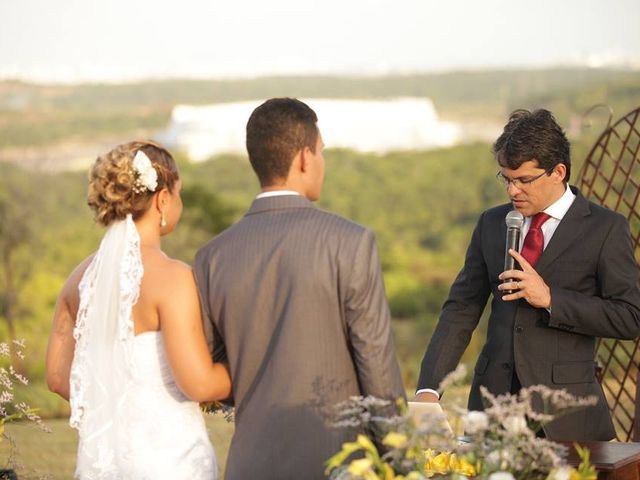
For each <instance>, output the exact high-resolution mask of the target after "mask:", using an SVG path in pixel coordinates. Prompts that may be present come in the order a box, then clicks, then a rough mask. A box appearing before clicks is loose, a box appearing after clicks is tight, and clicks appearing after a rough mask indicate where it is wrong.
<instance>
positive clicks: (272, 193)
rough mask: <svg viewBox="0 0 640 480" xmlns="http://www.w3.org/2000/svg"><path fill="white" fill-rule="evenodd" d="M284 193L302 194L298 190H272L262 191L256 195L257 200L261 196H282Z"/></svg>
mask: <svg viewBox="0 0 640 480" xmlns="http://www.w3.org/2000/svg"><path fill="white" fill-rule="evenodd" d="M283 195H300V194H299V193H298V192H294V191H293V190H271V191H270V192H262V193H259V194H258V195H256V200H257V199H259V198H267V197H280V196H283Z"/></svg>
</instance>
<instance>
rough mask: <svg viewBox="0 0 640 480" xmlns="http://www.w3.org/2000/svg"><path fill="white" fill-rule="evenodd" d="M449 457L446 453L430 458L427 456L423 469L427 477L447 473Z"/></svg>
mask: <svg viewBox="0 0 640 480" xmlns="http://www.w3.org/2000/svg"><path fill="white" fill-rule="evenodd" d="M449 456H450V455H449V454H448V453H446V452H444V453H439V454H438V455H436V456H435V457H432V458H430V456H429V455H427V462H426V464H425V467H424V469H425V471H426V472H427V475H429V476H432V475H434V474H440V475H442V474H445V473H449Z"/></svg>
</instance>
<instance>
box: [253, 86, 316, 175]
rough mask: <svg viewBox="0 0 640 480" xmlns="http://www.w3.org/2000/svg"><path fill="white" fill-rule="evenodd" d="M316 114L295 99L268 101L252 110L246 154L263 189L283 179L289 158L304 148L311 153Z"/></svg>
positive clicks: (314, 141)
mask: <svg viewBox="0 0 640 480" xmlns="http://www.w3.org/2000/svg"><path fill="white" fill-rule="evenodd" d="M317 122H318V117H317V115H316V113H315V112H314V111H313V110H312V109H311V108H310V107H309V106H308V105H307V104H305V103H303V102H301V101H300V100H297V99H295V98H272V99H270V100H267V101H266V102H264V103H263V104H262V105H260V106H259V107H258V108H256V109H255V110H254V111H253V113H252V114H251V116H250V117H249V121H248V122H247V152H248V153H249V161H250V162H251V166H252V167H253V170H254V171H255V172H256V175H258V179H259V180H260V185H262V186H263V187H265V186H269V185H273V184H274V183H275V182H277V181H278V180H284V179H286V178H287V175H288V174H289V169H290V168H291V162H292V160H293V157H294V156H295V155H296V153H298V152H299V151H300V150H302V149H303V148H304V147H309V148H310V149H311V151H312V152H314V153H315V149H316V141H317V139H318V127H317V125H316V123H317Z"/></svg>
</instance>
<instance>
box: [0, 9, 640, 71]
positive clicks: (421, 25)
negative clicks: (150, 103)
mask: <svg viewBox="0 0 640 480" xmlns="http://www.w3.org/2000/svg"><path fill="white" fill-rule="evenodd" d="M639 21H640V2H638V1H637V0H612V1H611V2H607V3H604V2H601V1H598V0H583V1H580V0H565V1H562V2H556V1H553V0H540V1H539V2H536V3H535V4H531V3H530V2H525V1H524V0H512V1H508V0H485V1H483V2H465V1H464V0H452V1H451V2H448V3H446V4H445V3H440V2H435V1H434V0H395V1H392V0H353V1H351V2H341V1H340V0H326V1H325V2H322V3H320V2H307V3H302V2H297V1H294V0H273V1H272V2H268V3H263V2H258V1H252V0H236V1H234V2H220V1H211V0H183V1H182V2H180V4H179V5H178V4H176V3H173V2H164V3H159V2H152V1H151V0H112V1H111V2H108V3H104V2H97V1H95V0H94V1H90V0H89V1H86V0H85V1H83V0H60V1H59V2H55V3H51V2H47V1H45V0H22V1H20V2H18V1H11V0H7V1H5V2H2V3H0V79H19V80H26V81H36V82H40V83H43V82H44V83H47V82H54V83H82V82H87V81H89V82H123V81H125V82H127V81H139V80H154V79H167V78H171V79H174V78H185V79H189V78H195V79H204V78H206V79H236V78H237V79H245V78H261V77H272V76H283V75H284V76H291V75H302V76H317V75H322V76H324V75H328V76H345V75H348V76H352V75H365V76H379V75H395V74H423V73H440V72H448V71H467V70H469V71H478V70H496V69H532V68H533V69H538V68H548V67H567V66H568V67H571V66H590V67H602V66H613V67H624V68H634V69H637V68H640V30H639V29H638V28H637V25H638V23H639Z"/></svg>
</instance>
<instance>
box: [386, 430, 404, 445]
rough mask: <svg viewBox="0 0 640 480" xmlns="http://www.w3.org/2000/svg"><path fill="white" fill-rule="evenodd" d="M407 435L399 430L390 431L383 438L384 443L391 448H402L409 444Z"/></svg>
mask: <svg viewBox="0 0 640 480" xmlns="http://www.w3.org/2000/svg"><path fill="white" fill-rule="evenodd" d="M407 441H408V438H407V436H406V435H404V434H402V433H397V432H389V433H387V435H386V436H385V437H384V439H383V440H382V443H383V444H384V445H386V446H388V447H391V448H402V447H404V446H405V445H406V444H407Z"/></svg>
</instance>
